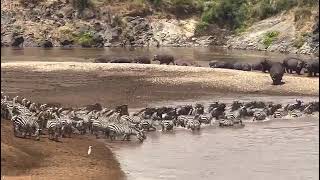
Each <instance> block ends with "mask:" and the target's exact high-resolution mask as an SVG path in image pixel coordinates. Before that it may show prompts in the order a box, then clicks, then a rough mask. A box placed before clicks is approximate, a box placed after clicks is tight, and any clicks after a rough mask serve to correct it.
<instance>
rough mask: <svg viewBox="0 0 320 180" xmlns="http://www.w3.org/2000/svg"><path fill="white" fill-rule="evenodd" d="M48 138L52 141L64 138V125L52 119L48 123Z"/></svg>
mask: <svg viewBox="0 0 320 180" xmlns="http://www.w3.org/2000/svg"><path fill="white" fill-rule="evenodd" d="M47 129H48V135H49V136H48V138H49V139H50V140H54V141H58V140H59V139H58V138H59V137H60V136H62V124H61V122H60V121H59V120H58V119H52V120H49V121H48V122H47Z"/></svg>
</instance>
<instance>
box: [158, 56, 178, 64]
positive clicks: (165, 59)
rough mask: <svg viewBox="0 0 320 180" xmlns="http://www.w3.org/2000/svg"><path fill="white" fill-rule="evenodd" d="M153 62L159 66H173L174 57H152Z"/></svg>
mask: <svg viewBox="0 0 320 180" xmlns="http://www.w3.org/2000/svg"><path fill="white" fill-rule="evenodd" d="M153 61H159V62H160V64H167V65H169V64H170V63H172V64H173V65H174V64H175V63H174V57H173V56H171V55H166V54H163V55H159V54H157V55H154V56H153Z"/></svg>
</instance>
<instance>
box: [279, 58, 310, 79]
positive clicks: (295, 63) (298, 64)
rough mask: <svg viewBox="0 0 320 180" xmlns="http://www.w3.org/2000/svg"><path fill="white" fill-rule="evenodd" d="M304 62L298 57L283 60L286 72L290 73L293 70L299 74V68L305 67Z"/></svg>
mask: <svg viewBox="0 0 320 180" xmlns="http://www.w3.org/2000/svg"><path fill="white" fill-rule="evenodd" d="M305 64H306V63H305V62H304V61H302V60H301V59H298V58H286V59H284V60H283V66H284V68H285V70H286V72H287V73H290V74H292V72H293V71H295V72H296V73H297V74H299V75H300V73H301V70H302V68H303V67H305Z"/></svg>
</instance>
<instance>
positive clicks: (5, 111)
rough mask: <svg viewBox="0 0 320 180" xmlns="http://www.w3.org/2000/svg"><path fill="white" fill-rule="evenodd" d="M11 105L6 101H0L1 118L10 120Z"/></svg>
mask: <svg viewBox="0 0 320 180" xmlns="http://www.w3.org/2000/svg"><path fill="white" fill-rule="evenodd" d="M12 109H13V105H12V103H10V102H9V101H7V100H6V99H1V118H4V119H7V120H9V119H11V117H12Z"/></svg>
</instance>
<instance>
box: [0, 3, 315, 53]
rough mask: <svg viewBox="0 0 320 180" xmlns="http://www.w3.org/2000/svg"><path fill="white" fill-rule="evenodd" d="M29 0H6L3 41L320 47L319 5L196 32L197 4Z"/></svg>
mask: <svg viewBox="0 0 320 180" xmlns="http://www.w3.org/2000/svg"><path fill="white" fill-rule="evenodd" d="M23 1H24V0H20V1H18V2H15V3H13V1H9V0H2V1H1V2H2V3H1V46H24V47H40V46H43V47H52V46H82V47H111V46H175V47H183V46H211V45H217V46H225V47H228V48H240V49H254V50H266V51H281V52H291V53H305V54H313V53H316V52H317V51H318V49H319V33H318V17H319V16H318V14H319V11H317V10H313V11H312V14H307V16H308V18H305V17H304V18H303V19H304V20H305V19H307V21H304V22H302V23H301V22H299V21H298V20H297V19H296V18H297V17H295V16H294V15H292V12H291V14H290V12H287V13H285V14H280V15H277V16H275V17H271V18H269V19H265V20H263V21H260V22H257V23H254V24H253V25H252V26H251V27H249V28H247V29H246V30H245V31H244V32H242V33H240V34H235V33H234V32H232V31H229V30H226V29H222V28H219V27H218V26H214V25H211V26H210V27H211V28H208V30H207V31H206V32H205V33H202V34H196V33H195V31H196V26H197V24H198V22H199V19H200V17H199V14H197V13H196V12H197V10H193V9H191V10H190V9H173V10H171V11H166V12H159V8H158V9H157V7H154V6H145V5H143V6H141V5H140V6H138V5H132V4H129V5H128V3H127V2H122V3H121V1H120V2H118V1H117V2H114V3H113V2H108V3H102V4H98V3H96V4H94V5H92V6H90V7H88V8H85V9H84V10H83V11H82V12H81V13H80V12H79V11H78V10H75V8H74V6H73V5H72V3H71V2H69V1H68V0H48V1H44V0H43V1H32V0H29V1H30V2H29V1H28V3H26V4H23V3H21V2H23ZM299 24H300V25H299ZM301 24H302V25H301ZM300 26H301V27H300ZM268 33H269V34H270V33H271V35H273V36H276V37H269V36H268Z"/></svg>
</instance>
